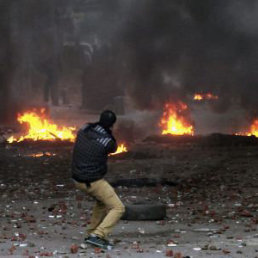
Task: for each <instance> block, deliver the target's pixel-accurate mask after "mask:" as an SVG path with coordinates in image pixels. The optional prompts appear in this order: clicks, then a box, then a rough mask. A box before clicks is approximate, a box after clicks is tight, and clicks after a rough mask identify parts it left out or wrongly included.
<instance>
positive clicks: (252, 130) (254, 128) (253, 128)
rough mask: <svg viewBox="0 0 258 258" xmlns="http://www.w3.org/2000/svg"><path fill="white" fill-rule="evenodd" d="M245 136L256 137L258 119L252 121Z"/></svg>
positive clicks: (257, 135) (257, 134)
mask: <svg viewBox="0 0 258 258" xmlns="http://www.w3.org/2000/svg"><path fill="white" fill-rule="evenodd" d="M247 135H248V136H251V135H254V136H256V137H258V119H255V120H254V122H253V123H252V125H251V127H250V130H249V132H248V134H247Z"/></svg>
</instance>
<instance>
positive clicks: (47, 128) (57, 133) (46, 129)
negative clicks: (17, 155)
mask: <svg viewBox="0 0 258 258" xmlns="http://www.w3.org/2000/svg"><path fill="white" fill-rule="evenodd" d="M45 112H46V110H45V109H44V108H42V109H41V110H40V111H39V112H38V111H36V110H33V111H28V112H25V113H23V114H18V119H17V120H18V122H19V123H20V124H24V123H26V124H28V127H29V129H28V133H27V134H26V135H23V136H20V137H19V138H15V137H14V136H11V137H10V138H8V139H7V141H8V142H9V143H12V142H21V141H24V140H33V141H38V140H48V141H54V140H57V139H59V140H66V141H74V140H75V134H74V130H75V128H74V127H64V126H63V127H58V125H56V124H54V123H53V122H52V121H50V120H48V119H47V117H46V113H45Z"/></svg>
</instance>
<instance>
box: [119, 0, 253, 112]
mask: <svg viewBox="0 0 258 258" xmlns="http://www.w3.org/2000/svg"><path fill="white" fill-rule="evenodd" d="M132 2H133V4H132V6H131V9H130V10H131V13H130V15H129V17H128V20H127V21H126V22H124V27H123V28H122V30H121V33H120V35H123V37H122V38H121V39H122V40H123V43H124V46H125V49H126V50H127V51H128V53H130V58H128V59H127V61H128V66H129V67H130V68H129V70H130V72H131V73H130V77H131V79H132V81H133V82H134V83H132V84H131V87H130V88H129V92H130V94H131V96H133V98H134V100H135V102H136V103H137V105H138V107H139V108H142V109H146V108H147V109H148V108H152V107H156V106H157V105H162V104H163V103H164V102H165V101H167V99H169V98H180V99H184V98H187V96H189V95H192V94H194V93H196V92H204V93H205V92H212V93H214V94H217V95H218V96H219V100H218V101H216V102H213V103H212V104H211V108H212V110H214V111H216V112H226V111H227V110H228V109H229V108H230V107H231V105H232V104H234V103H239V104H240V105H241V106H242V107H243V108H244V109H245V110H247V111H248V114H249V115H250V116H252V117H253V116H255V115H257V108H258V101H257V98H258V90H257V80H258V78H257V76H256V72H257V65H258V58H257V57H258V44H257V43H258V42H257V38H258V37H257V36H258V30H257V26H258V18H257V15H256V13H257V11H258V3H257V1H234V0H229V1H226V2H225V1H220V0H219V1H212V0H201V1H181V0H180V1H165V0H161V1H154V0H148V1H132ZM139 2H140V3H139Z"/></svg>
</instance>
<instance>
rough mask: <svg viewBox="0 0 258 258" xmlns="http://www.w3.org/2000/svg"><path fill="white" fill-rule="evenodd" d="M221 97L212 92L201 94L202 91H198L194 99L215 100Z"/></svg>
mask: <svg viewBox="0 0 258 258" xmlns="http://www.w3.org/2000/svg"><path fill="white" fill-rule="evenodd" d="M218 98H219V97H218V96H217V95H213V94H212V93H205V94H200V93H196V94H194V97H193V99H194V100H197V101H201V100H205V99H207V100H215V99H218Z"/></svg>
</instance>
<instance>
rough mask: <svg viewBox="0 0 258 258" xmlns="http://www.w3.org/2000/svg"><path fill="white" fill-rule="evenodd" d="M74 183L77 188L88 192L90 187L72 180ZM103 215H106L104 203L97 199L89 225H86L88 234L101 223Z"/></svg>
mask: <svg viewBox="0 0 258 258" xmlns="http://www.w3.org/2000/svg"><path fill="white" fill-rule="evenodd" d="M74 183H75V186H76V188H77V189H79V190H81V191H83V192H86V193H87V194H89V189H90V187H88V186H86V184H85V183H79V182H74ZM105 215H106V207H105V205H104V204H103V203H102V202H100V201H98V200H97V201H96V204H95V206H94V208H93V211H92V215H91V221H90V225H89V226H88V227H87V234H88V235H89V234H91V233H92V232H93V231H94V230H95V229H96V228H97V226H98V225H99V224H100V223H101V221H102V220H103V218H104V217H105Z"/></svg>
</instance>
